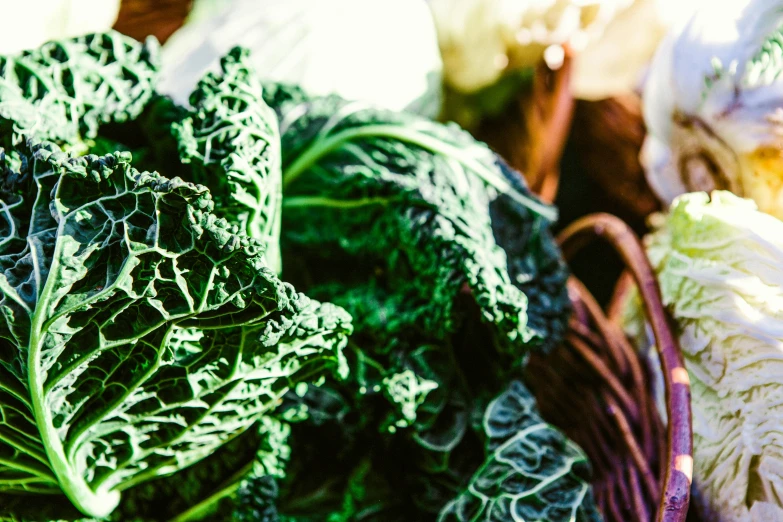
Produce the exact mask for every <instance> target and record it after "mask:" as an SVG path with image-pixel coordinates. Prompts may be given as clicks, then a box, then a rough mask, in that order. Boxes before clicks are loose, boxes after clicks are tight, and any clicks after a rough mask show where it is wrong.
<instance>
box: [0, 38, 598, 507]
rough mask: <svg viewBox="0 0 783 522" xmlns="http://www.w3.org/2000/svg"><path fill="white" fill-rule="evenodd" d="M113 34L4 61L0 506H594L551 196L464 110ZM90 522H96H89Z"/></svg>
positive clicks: (242, 55) (241, 53)
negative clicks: (186, 90) (568, 399)
mask: <svg viewBox="0 0 783 522" xmlns="http://www.w3.org/2000/svg"><path fill="white" fill-rule="evenodd" d="M158 61H159V60H158V55H157V47H156V45H155V43H154V42H153V41H150V42H148V43H146V44H140V43H138V42H135V41H133V40H130V39H128V38H126V37H123V36H121V35H119V34H117V33H106V34H95V35H89V36H84V37H80V38H77V39H73V40H68V41H62V42H55V43H49V44H45V45H44V46H42V47H41V48H39V49H36V50H32V51H25V52H23V53H22V54H19V55H16V56H7V57H2V58H0V144H1V145H2V149H0V167H1V168H2V170H1V171H0V205H1V208H2V215H0V269H1V271H0V296H2V300H1V301H0V312H2V319H1V320H0V517H3V519H8V520H79V519H84V518H83V517H88V518H87V519H89V520H94V519H106V518H108V519H113V520H179V521H184V520H237V521H243V520H270V521H272V520H281V521H283V520H285V521H293V520H297V521H308V520H313V521H314V520H329V521H333V522H338V521H343V520H344V521H348V520H357V521H358V520H361V521H394V520H400V521H402V520H406V521H410V520H442V521H451V520H465V521H468V520H470V521H478V520H486V521H490V520H498V521H500V520H538V521H552V522H554V521H560V520H573V521H579V522H582V521H597V520H600V516H599V515H598V512H597V510H596V508H595V506H594V503H593V499H592V495H591V492H590V487H589V485H588V482H587V480H588V479H589V464H588V462H587V459H586V457H585V456H584V454H583V453H582V451H581V450H580V449H579V448H578V447H577V446H576V445H575V444H574V443H573V442H571V441H569V440H568V439H567V438H566V437H565V436H564V435H562V434H561V433H560V432H559V431H557V430H556V429H555V428H553V427H552V426H549V425H548V424H546V423H545V422H544V421H543V420H542V419H541V418H540V416H539V415H538V413H537V411H536V406H535V401H534V399H533V397H532V395H531V393H530V392H529V391H528V390H527V389H526V388H525V386H524V385H523V384H522V382H520V381H519V379H520V376H521V375H522V369H523V367H524V364H525V361H526V359H527V356H528V355H529V354H530V353H531V352H533V351H537V350H538V351H548V350H551V349H552V348H553V347H554V346H556V345H557V344H558V342H559V340H560V338H561V336H562V334H563V332H564V330H565V328H566V323H567V319H568V316H569V313H570V307H569V300H568V295H567V292H566V288H565V283H566V279H567V277H568V274H567V271H566V269H565V266H564V263H563V261H562V259H561V257H560V254H559V252H558V250H557V248H556V246H555V244H554V242H553V240H552V237H551V235H550V231H549V227H550V222H551V220H552V218H553V217H554V214H553V211H552V209H551V208H550V207H547V206H544V205H542V204H541V203H539V202H538V201H537V200H536V199H535V198H534V197H533V196H532V195H531V194H530V193H529V191H528V190H527V188H526V187H525V185H524V182H523V181H522V178H521V177H520V175H519V174H518V173H516V172H514V171H513V170H511V169H510V168H509V167H508V166H506V164H505V163H504V162H503V161H502V160H501V159H500V158H498V157H497V156H496V155H495V154H493V153H492V152H491V151H490V150H489V148H487V147H486V146H485V145H483V144H481V143H479V142H476V141H474V140H473V139H472V138H471V137H470V136H469V135H468V134H467V133H465V132H464V131H462V130H460V129H459V128H458V127H456V126H453V125H442V124H439V123H435V122H432V121H429V120H425V119H422V118H419V117H416V116H413V115H411V114H406V113H398V112H394V111H391V110H387V109H382V108H375V107H373V106H371V105H368V104H366V103H364V102H350V101H345V100H343V99H341V98H339V97H337V96H335V95H328V96H312V95H310V94H308V93H307V92H305V91H304V90H303V89H301V88H300V87H297V86H293V85H285V84H278V83H272V82H262V81H261V80H260V77H259V76H258V74H257V73H256V72H255V70H254V69H253V67H252V65H251V59H250V57H249V54H248V52H247V51H245V50H242V49H240V48H235V49H232V50H231V51H230V52H229V53H228V54H227V55H226V56H225V57H223V59H222V60H221V68H220V71H219V72H214V73H208V74H207V75H205V76H204V77H203V78H202V80H201V81H200V82H199V84H198V86H197V87H196V89H195V91H194V92H193V93H192V94H191V96H190V99H189V103H190V107H188V108H185V107H182V106H178V105H177V104H175V103H174V102H173V101H171V100H170V99H168V98H166V97H164V96H162V95H160V94H158V93H157V92H156V89H155V84H156V78H157V75H158V68H159V67H158ZM87 519H84V520H87Z"/></svg>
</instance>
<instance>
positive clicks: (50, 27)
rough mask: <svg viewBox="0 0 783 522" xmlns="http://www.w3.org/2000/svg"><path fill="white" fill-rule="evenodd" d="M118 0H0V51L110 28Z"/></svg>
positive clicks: (115, 15) (37, 44) (113, 20)
mask: <svg viewBox="0 0 783 522" xmlns="http://www.w3.org/2000/svg"><path fill="white" fill-rule="evenodd" d="M119 10H120V0H0V12H2V13H3V30H2V31H0V54H14V53H18V52H19V51H23V50H25V49H32V48H35V47H38V46H39V45H41V44H42V43H45V42H48V41H50V40H57V39H61V38H68V37H72V36H80V35H83V34H87V33H94V32H102V31H106V30H107V29H110V28H111V26H112V25H114V22H115V20H116V19H117V13H118V12H119Z"/></svg>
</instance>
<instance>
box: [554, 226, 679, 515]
mask: <svg viewBox="0 0 783 522" xmlns="http://www.w3.org/2000/svg"><path fill="white" fill-rule="evenodd" d="M597 238H601V239H603V240H604V241H606V242H608V243H609V244H610V245H611V246H612V247H614V249H615V251H616V252H617V253H618V254H619V255H620V257H621V258H622V260H623V262H624V263H625V265H626V267H627V270H628V272H629V273H630V275H631V276H632V277H633V279H634V281H635V282H636V285H637V287H638V288H639V293H640V294H641V297H642V301H643V302H644V308H645V312H646V314H647V319H648V321H649V322H650V325H651V327H652V330H653V334H654V335H655V341H656V347H657V349H658V355H659V357H660V361H661V369H662V370H663V377H664V386H665V392H666V413H667V415H668V419H669V422H668V426H667V427H666V472H665V477H664V482H663V498H662V499H661V503H660V506H659V508H658V516H657V521H658V522H684V521H685V518H686V516H687V513H688V505H689V502H690V486H691V481H692V478H693V434H692V427H691V402H690V381H689V379H688V372H687V370H686V369H685V365H684V362H683V357H682V352H681V351H680V347H679V344H678V342H677V339H676V338H675V337H674V335H673V334H672V330H671V327H670V326H669V322H668V315H667V313H666V310H665V308H664V306H663V303H662V301H661V295H660V290H659V288H658V282H657V280H656V278H655V273H654V272H653V269H652V267H651V266H650V262H649V261H648V259H647V256H646V255H645V253H644V248H643V247H642V245H641V243H640V242H639V239H638V238H637V237H636V235H635V234H634V232H633V231H632V230H631V228H630V227H629V226H628V225H626V224H625V223H624V222H623V221H621V220H620V219H618V218H616V217H614V216H612V215H609V214H603V213H601V214H591V215H589V216H585V217H583V218H581V219H579V220H577V221H576V222H574V223H572V224H571V225H569V226H568V227H567V228H566V229H565V230H563V231H562V232H561V233H560V234H559V235H558V242H559V243H560V246H561V248H562V249H563V255H564V256H565V257H566V259H569V258H571V257H572V256H573V255H574V254H576V252H578V251H579V250H580V249H581V248H583V247H584V246H586V245H587V244H589V243H591V242H592V241H593V240H595V239H597ZM612 313H614V314H616V313H617V310H614V311H612V310H610V315H612Z"/></svg>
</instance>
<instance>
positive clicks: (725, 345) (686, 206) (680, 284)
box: [625, 191, 783, 522]
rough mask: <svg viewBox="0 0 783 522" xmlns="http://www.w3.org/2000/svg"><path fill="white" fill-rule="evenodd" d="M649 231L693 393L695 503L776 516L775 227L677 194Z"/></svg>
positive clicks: (779, 374)
mask: <svg viewBox="0 0 783 522" xmlns="http://www.w3.org/2000/svg"><path fill="white" fill-rule="evenodd" d="M652 224H653V228H654V232H653V233H652V234H651V235H649V236H648V237H647V238H646V239H645V246H646V249H647V253H648V256H649V258H650V261H651V263H652V264H653V267H654V268H655V271H656V273H657V276H658V282H659V284H660V289H661V295H662V297H663V302H664V304H665V305H666V306H667V308H668V309H669V311H670V312H671V314H672V317H673V319H674V320H675V322H676V327H677V332H678V335H679V341H680V346H681V348H682V351H683V354H684V356H685V362H686V366H687V368H688V373H689V375H690V379H691V385H692V408H693V443H694V482H695V484H696V486H697V490H698V494H697V495H695V497H694V501H695V502H699V503H701V504H702V507H703V508H704V512H705V520H710V521H714V522H762V521H767V522H769V521H780V520H783V500H782V499H783V424H781V419H783V268H782V267H781V259H783V222H781V221H780V220H778V219H777V218H774V217H773V216H770V215H769V214H765V213H763V212H759V211H758V209H757V207H756V204H755V203H754V202H753V201H751V200H747V199H742V198H739V197H737V196H735V195H733V194H731V193H730V192H726V191H716V192H713V193H712V196H711V197H710V196H708V195H707V194H706V193H702V192H699V193H691V194H686V195H683V196H680V197H679V198H677V199H675V201H674V203H673V204H672V207H671V210H670V212H669V213H668V214H667V215H665V216H662V215H658V216H657V217H656V218H655V219H654V220H652ZM629 302H630V303H635V304H631V305H630V306H629V307H628V313H627V314H626V319H625V322H626V331H627V332H628V333H629V334H630V337H631V338H632V339H636V340H637V341H638V340H639V339H640V335H639V334H640V332H641V333H643V332H644V329H643V328H641V329H640V328H639V325H638V318H639V317H640V314H638V313H635V312H638V307H639V304H638V302H637V301H634V300H629ZM641 337H644V335H642V336H641ZM648 338H649V336H648ZM647 344H648V346H647V349H648V354H649V355H650V357H651V358H653V359H654V358H655V355H654V353H655V350H654V349H652V348H651V347H650V346H649V344H650V343H649V342H648V343H647ZM651 367H652V368H660V366H658V365H657V364H651ZM658 378H659V379H658V380H659V382H660V375H659V376H658ZM657 391H659V392H660V391H661V388H660V387H658V390H657ZM659 395H660V394H659ZM658 399H659V404H661V403H662V400H661V399H662V398H661V397H660V396H659V397H658Z"/></svg>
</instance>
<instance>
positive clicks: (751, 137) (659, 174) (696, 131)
mask: <svg viewBox="0 0 783 522" xmlns="http://www.w3.org/2000/svg"><path fill="white" fill-rule="evenodd" d="M781 72H783V3H781V2H779V1H770V0H733V1H731V2H710V3H706V4H704V5H703V6H702V8H700V9H698V10H697V11H696V14H694V16H693V17H692V18H691V19H690V20H689V21H688V23H686V24H684V26H683V27H681V28H680V29H678V30H675V31H673V32H672V33H671V34H669V35H668V36H667V37H666V39H665V40H664V41H663V43H662V44H661V46H660V47H659V49H658V52H657V53H656V56H655V58H654V60H653V63H652V66H651V69H650V72H649V77H648V79H647V83H646V85H645V89H644V117H645V121H646V123H647V126H648V129H649V136H648V138H647V139H648V143H646V144H645V146H644V149H643V151H642V163H643V164H644V166H645V169H646V175H647V178H648V181H649V182H650V185H651V186H652V187H653V189H654V190H655V191H656V192H657V194H658V196H659V197H660V198H661V200H662V201H663V202H664V203H670V202H671V201H672V200H673V199H674V198H675V197H677V196H678V195H680V194H682V193H685V192H691V191H698V190H713V189H725V190H730V191H732V192H734V193H735V194H738V195H740V196H743V197H748V198H752V199H753V200H755V201H756V203H757V204H758V206H759V208H760V209H761V210H762V211H764V212H768V213H771V214H773V215H775V216H777V217H783V154H782V153H781V150H783V111H781V106H783V75H781Z"/></svg>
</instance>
